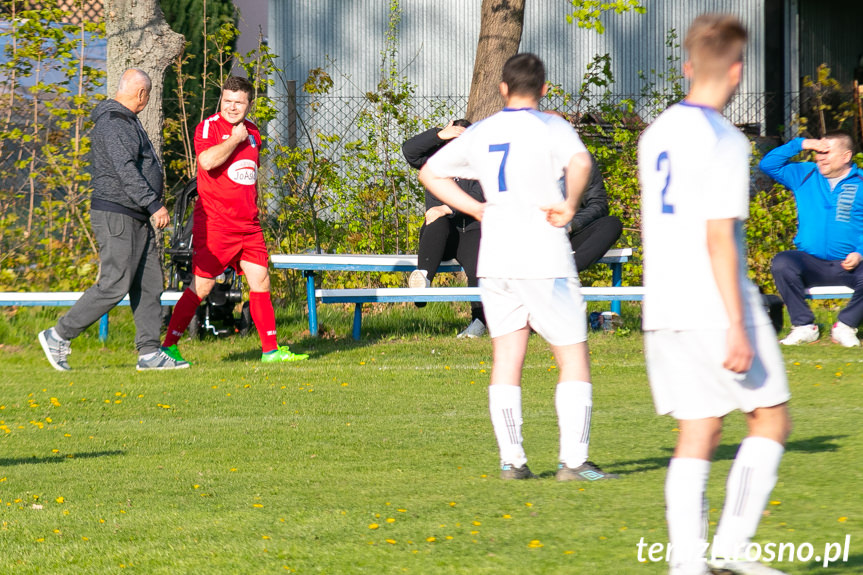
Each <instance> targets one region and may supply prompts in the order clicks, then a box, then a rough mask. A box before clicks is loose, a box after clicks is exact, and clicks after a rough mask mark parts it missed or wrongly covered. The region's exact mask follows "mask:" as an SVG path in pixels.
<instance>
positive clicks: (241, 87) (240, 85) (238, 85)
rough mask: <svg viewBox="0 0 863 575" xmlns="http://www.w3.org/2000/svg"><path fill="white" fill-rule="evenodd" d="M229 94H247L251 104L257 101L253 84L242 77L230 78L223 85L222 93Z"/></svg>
mask: <svg viewBox="0 0 863 575" xmlns="http://www.w3.org/2000/svg"><path fill="white" fill-rule="evenodd" d="M226 90H227V91H229V92H245V93H246V95H247V96H248V97H249V102H251V101H252V100H254V99H255V87H254V86H253V85H252V83H251V82H249V81H248V80H246V79H245V78H241V77H240V76H228V79H227V80H225V83H224V84H222V91H223V92H224V91H226Z"/></svg>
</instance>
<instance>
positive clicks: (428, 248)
mask: <svg viewBox="0 0 863 575" xmlns="http://www.w3.org/2000/svg"><path fill="white" fill-rule="evenodd" d="M481 235H482V234H481V231H480V228H479V226H477V225H473V226H472V227H470V228H468V229H465V228H463V227H460V226H457V225H456V223H455V222H454V221H453V219H452V218H447V217H443V218H438V219H436V220H435V221H433V222H432V223H430V224H423V226H422V228H421V229H420V245H419V249H418V256H417V267H418V268H419V269H421V270H425V271H426V273H427V276H428V279H429V281H432V280H433V279H434V276H435V274H437V270H438V268H439V267H440V263H441V262H442V261H444V260H450V259H453V258H454V259H456V260H457V261H458V263H459V264H461V267H462V269H464V273H465V275H466V276H467V285H468V286H469V287H477V286H478V285H479V280H478V279H477V277H476V263H477V258H478V257H479V240H480V237H481ZM470 315H471V320H474V319H479V320H480V321H482V322H483V323H485V315H484V314H483V311H482V303H480V302H471V303H470Z"/></svg>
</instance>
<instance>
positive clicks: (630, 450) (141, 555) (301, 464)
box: [0, 304, 863, 575]
mask: <svg viewBox="0 0 863 575" xmlns="http://www.w3.org/2000/svg"><path fill="white" fill-rule="evenodd" d="M465 309H466V306H452V305H447V304H432V305H429V306H428V307H427V308H425V309H423V310H417V309H415V308H413V306H404V307H401V306H388V307H386V308H385V311H383V312H382V313H373V314H367V316H366V318H365V321H364V339H363V341H361V342H354V341H353V340H351V339H350V338H349V335H348V334H349V331H350V325H349V323H350V318H351V312H350V310H347V309H341V308H340V307H339V306H322V307H321V308H319V311H320V313H321V323H322V325H323V327H324V333H323V337H321V338H319V339H310V338H308V337H307V332H306V335H303V330H304V329H305V317H304V315H303V313H302V311H301V310H299V309H293V308H289V309H287V310H282V311H280V315H279V318H278V319H279V328H280V333H281V336H280V339H281V340H282V342H283V343H284V342H287V341H290V342H291V344H292V349H294V350H295V351H304V352H308V353H310V354H312V358H311V360H309V361H307V362H302V363H297V364H286V365H275V366H273V365H267V366H264V365H261V364H260V362H259V361H258V359H259V357H260V349H259V343H258V339H257V336H256V335H252V336H250V337H239V336H234V337H230V338H226V339H222V340H215V339H207V340H204V341H190V340H183V341H181V350H182V351H183V353H184V355H185V356H186V358H187V359H189V360H191V361H192V362H193V363H194V366H193V367H192V369H190V370H183V371H176V372H159V373H137V372H136V371H135V367H134V366H135V359H136V357H135V353H134V350H133V346H132V337H133V326H132V324H131V321H130V317H131V316H130V314H129V311H128V309H119V310H115V311H114V312H112V320H111V334H110V338H109V341H108V342H107V343H106V344H105V345H103V344H101V343H100V342H99V341H98V340H97V338H96V329H95V327H93V328H91V330H90V331H88V332H87V333H86V334H85V335H83V336H82V337H80V338H78V339H77V340H76V341H75V342H73V348H72V349H73V354H72V356H71V357H70V363H71V365H72V367H73V369H74V371H72V372H69V373H59V372H56V371H54V370H53V369H51V367H50V366H49V365H48V363H47V361H46V360H45V359H44V356H43V355H42V352H41V349H40V347H39V345H38V343H37V342H36V340H35V336H36V333H37V332H38V331H39V330H40V329H44V328H45V327H48V326H50V325H53V323H54V321H55V320H56V318H57V316H58V313H61V311H62V310H61V311H58V310H53V309H45V310H44V311H39V310H22V311H20V312H18V313H17V314H15V313H13V312H12V311H11V310H8V309H7V310H0V313H2V319H0V343H2V345H0V368H2V372H0V373H2V375H1V376H0V381H2V383H0V573H2V574H7V573H13V574H16V573H39V574H51V575H56V574H76V575H78V574H91V573H92V574H100V575H101V574H110V573H146V574H149V573H160V574H180V573H182V574H185V573H189V574H192V573H194V574H200V573H207V574H233V573H241V574H257V573H328V574H342V573H414V574H438V573H444V574H446V573H470V574H474V573H507V572H512V573H527V574H545V573H567V574H581V573H584V574H630V573H632V574H645V575H647V574H664V573H666V572H667V567H666V565H665V563H664V562H662V561H657V562H653V561H649V560H648V561H644V562H641V563H640V562H639V561H638V547H637V545H638V543H639V542H640V541H642V538H643V541H644V542H645V543H647V544H653V543H661V542H664V541H665V540H666V530H665V519H664V501H663V482H664V478H665V468H666V465H667V463H668V458H669V456H670V453H671V450H672V447H673V445H674V443H675V439H676V430H675V425H674V421H673V420H672V419H670V418H663V417H658V416H656V415H655V413H654V412H653V405H652V402H651V397H650V391H649V388H648V385H647V379H646V376H645V368H644V361H643V356H642V338H641V334H640V332H639V331H638V329H637V322H638V318H637V314H638V307H637V306H636V305H633V306H632V307H629V308H626V309H625V311H624V315H625V317H626V318H627V320H628V327H629V328H630V330H631V331H630V333H628V334H626V335H621V334H616V335H612V334H607V333H594V334H591V336H590V346H591V354H592V362H593V363H592V365H593V380H594V415H593V429H592V437H591V459H592V460H594V461H595V462H597V463H598V464H599V465H601V466H603V467H604V468H606V469H607V470H609V471H613V472H617V473H620V474H621V475H622V478H621V479H620V480H618V481H609V482H599V483H594V484H577V483H557V482H555V481H554V471H555V468H556V459H557V422H556V417H555V412H554V401H553V391H554V385H555V383H556V376H557V374H556V369H555V366H554V361H553V359H552V357H551V354H550V352H549V350H548V347H547V346H546V345H545V344H544V342H543V341H542V340H541V339H540V338H538V337H536V336H534V337H533V338H532V339H531V343H530V351H529V355H528V359H527V362H526V369H525V377H524V418H525V426H524V436H525V447H526V450H527V452H528V456H529V457H530V465H531V468H532V469H533V470H534V472H536V473H538V474H541V479H539V480H534V481H522V482H501V481H500V480H499V479H498V470H497V467H498V461H497V449H496V445H495V440H494V436H493V433H492V429H491V423H490V421H489V418H488V411H487V391H486V387H487V384H488V378H489V371H490V367H491V366H490V361H491V344H490V341H489V339H488V338H484V339H480V340H472V341H463V340H456V339H455V337H453V336H454V334H455V333H456V332H457V331H458V330H459V329H460V328H462V327H464V325H465V324H466V322H467V320H466V319H465V318H466V316H465V315H464V313H465ZM819 319H821V318H820V317H819ZM823 321H824V322H825V323H826V322H828V321H829V317H827V316H826V315H825V317H824V320H823ZM827 339H828V340H829V337H828V338H827ZM785 352H786V354H785V357H786V361H787V367H788V374H789V378H790V383H791V387H792V393H793V400H792V415H793V418H794V424H795V428H794V432H793V434H792V436H791V439H790V441H789V444H788V451H787V453H786V456H785V458H784V460H783V463H782V466H781V468H780V479H779V483H778V485H777V486H776V489H775V490H774V492H773V494H772V496H771V503H770V505H769V506H768V509H767V511H766V512H765V517H764V519H763V521H762V524H761V527H760V529H759V531H758V534H757V536H756V540H757V541H758V542H760V543H762V544H767V543H770V542H773V543H777V544H778V543H793V544H794V545H795V546H796V547H797V551H798V552H800V555H801V556H802V557H803V558H804V559H805V557H806V555H807V554H808V547H807V546H806V545H805V544H806V543H809V544H811V545H812V556H811V557H809V558H808V560H798V559H799V558H798V557H795V559H794V561H788V558H787V557H786V558H785V559H786V560H785V561H784V562H781V563H774V566H775V567H779V568H781V569H783V570H784V571H787V572H789V573H793V574H803V573H814V574H819V575H824V574H834V573H835V574H840V573H841V574H848V573H863V499H861V487H863V429H861V428H862V427H863V409H861V406H863V361H861V360H863V351H861V350H860V349H851V350H848V349H844V348H840V347H838V346H835V345H832V344H829V343H827V342H822V343H818V344H814V345H809V346H804V347H797V348H793V349H790V350H785ZM726 429H727V431H726V434H725V437H724V438H723V441H722V445H721V447H720V449H719V452H718V454H717V458H716V461H715V463H714V465H713V468H712V473H711V480H710V486H709V496H710V503H711V512H710V519H711V523H712V524H713V525H714V526H715V521H716V520H717V519H718V517H719V510H720V508H721V504H722V497H723V493H724V480H725V475H726V474H727V472H728V469H729V466H730V464H731V460H732V458H733V457H734V453H735V449H736V445H737V443H738V442H739V441H740V439H741V438H742V437H743V435H744V433H745V429H744V423H743V419H742V417H741V416H739V415H733V416H730V417H729V418H728V420H727V427H726ZM847 535H850V545H849V546H848V547H847V551H848V558H847V561H842V560H841V556H840V559H839V560H838V561H837V562H836V563H835V564H833V565H832V566H829V567H826V568H825V567H823V566H822V563H823V561H821V560H818V561H816V559H815V557H816V556H818V557H821V556H822V555H824V550H825V546H826V545H827V544H829V543H838V544H842V545H844V544H845V542H846V536H847ZM801 544H804V545H803V547H800V545H801ZM844 550H846V549H845V548H843V551H844ZM643 556H644V557H646V556H647V547H644V548H643Z"/></svg>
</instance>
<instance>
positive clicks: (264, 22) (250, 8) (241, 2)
mask: <svg viewBox="0 0 863 575" xmlns="http://www.w3.org/2000/svg"><path fill="white" fill-rule="evenodd" d="M234 6H236V7H237V10H239V12H240V20H239V22H238V23H237V28H238V29H239V30H240V37H239V38H238V39H237V51H238V52H239V53H240V54H247V53H249V52H251V51H252V50H254V49H256V48H257V47H258V36H259V34H260V33H263V35H264V41H265V42H267V41H268V39H267V34H268V27H269V23H268V19H267V12H268V10H267V8H268V6H267V1H266V0H234Z"/></svg>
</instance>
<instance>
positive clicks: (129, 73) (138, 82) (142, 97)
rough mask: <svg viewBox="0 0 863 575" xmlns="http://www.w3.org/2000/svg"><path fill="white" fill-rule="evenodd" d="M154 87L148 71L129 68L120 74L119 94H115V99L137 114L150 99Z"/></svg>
mask: <svg viewBox="0 0 863 575" xmlns="http://www.w3.org/2000/svg"><path fill="white" fill-rule="evenodd" d="M152 88H153V83H152V81H150V76H148V75H147V73H146V72H144V71H143V70H139V69H138V68H129V69H128V70H126V71H125V72H123V75H122V76H120V82H119V83H118V84H117V95H116V96H114V99H115V100H117V101H118V102H120V103H121V104H123V105H124V106H126V107H127V108H129V109H130V110H132V112H134V113H135V114H137V113H139V112H140V111H141V110H143V109H144V108H145V107H146V106H147V102H149V101H150V90H151V89H152Z"/></svg>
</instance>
